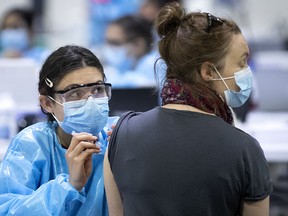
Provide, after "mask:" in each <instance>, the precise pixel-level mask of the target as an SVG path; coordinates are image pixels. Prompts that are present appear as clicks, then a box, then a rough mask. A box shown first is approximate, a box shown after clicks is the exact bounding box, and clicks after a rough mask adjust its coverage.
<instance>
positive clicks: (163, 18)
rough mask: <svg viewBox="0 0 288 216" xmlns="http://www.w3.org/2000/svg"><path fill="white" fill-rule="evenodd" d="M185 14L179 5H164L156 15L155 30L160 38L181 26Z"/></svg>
mask: <svg viewBox="0 0 288 216" xmlns="http://www.w3.org/2000/svg"><path fill="white" fill-rule="evenodd" d="M185 15H186V12H185V10H184V9H183V8H182V6H181V5H180V4H179V3H176V2H174V3H171V4H167V5H165V6H164V7H163V8H162V9H161V10H160V11H159V13H158V16H157V19H156V21H155V28H156V30H157V33H158V35H159V36H160V37H165V36H166V35H167V34H169V33H171V32H173V31H175V30H176V29H178V27H179V26H180V25H181V22H182V20H183V18H184V17H185Z"/></svg>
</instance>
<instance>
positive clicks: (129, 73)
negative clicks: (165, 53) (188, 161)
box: [100, 15, 161, 87]
mask: <svg viewBox="0 0 288 216" xmlns="http://www.w3.org/2000/svg"><path fill="white" fill-rule="evenodd" d="M100 56H101V57H102V62H103V65H104V67H105V70H106V73H107V78H108V80H110V82H111V83H112V84H113V86H114V87H115V86H116V87H117V86H121V87H138V86H155V85H156V82H155V78H154V73H153V71H154V64H155V61H156V59H157V57H158V52H157V51H156V49H154V48H153V35H152V31H151V25H150V23H149V22H148V21H147V20H145V19H144V18H143V17H141V16H137V15H127V16H123V17H121V18H119V19H116V20H114V21H112V22H111V23H109V25H108V27H107V29H106V33H105V44H104V46H103V49H102V54H100ZM158 69H159V70H160V67H158ZM159 73H161V72H159Z"/></svg>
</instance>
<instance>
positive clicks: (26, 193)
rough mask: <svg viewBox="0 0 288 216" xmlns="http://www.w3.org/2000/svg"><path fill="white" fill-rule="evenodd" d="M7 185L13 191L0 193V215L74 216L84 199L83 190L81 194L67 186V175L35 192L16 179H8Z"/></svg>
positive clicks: (62, 175)
mask: <svg viewBox="0 0 288 216" xmlns="http://www.w3.org/2000/svg"><path fill="white" fill-rule="evenodd" d="M7 181H8V179H7V180H6V181H5V182H6V183H7ZM9 185H10V186H12V187H13V190H14V191H13V193H3V192H4V191H1V193H0V215H29V216H34V215H35V216H36V215H37V216H38V215H75V212H77V210H78V209H79V207H80V206H81V203H83V202H85V199H86V198H85V194H84V189H83V190H82V191H81V192H78V191H77V190H75V189H74V187H72V186H71V185H70V184H69V182H68V175H67V174H60V175H58V176H57V177H56V179H54V180H51V181H49V182H47V183H45V184H42V185H41V186H40V187H39V188H38V189H37V190H35V191H34V190H32V189H30V188H27V187H26V186H25V185H23V184H21V182H18V181H17V179H10V183H9ZM17 187H18V189H17ZM1 188H2V187H1ZM15 190H18V191H15Z"/></svg>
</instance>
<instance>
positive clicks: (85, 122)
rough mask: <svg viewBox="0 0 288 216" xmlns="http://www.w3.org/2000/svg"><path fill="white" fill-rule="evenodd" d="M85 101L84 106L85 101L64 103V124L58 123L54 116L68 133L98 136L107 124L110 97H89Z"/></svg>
mask: <svg viewBox="0 0 288 216" xmlns="http://www.w3.org/2000/svg"><path fill="white" fill-rule="evenodd" d="M51 99H52V98H51ZM53 100H54V99H53ZM85 100H87V101H86V102H84V103H85V104H84V105H83V100H79V101H70V102H65V103H63V106H64V120H63V122H60V121H58V120H57V118H56V117H55V116H54V115H53V116H54V118H55V119H56V121H57V122H58V124H59V125H60V127H61V128H62V129H63V130H64V131H65V132H66V133H68V134H73V133H80V132H87V133H91V134H92V135H97V134H98V133H100V131H101V130H102V129H103V128H104V126H105V125H106V124H107V120H108V113H109V106H108V97H104V98H93V97H89V98H88V99H85ZM54 101H55V100H54ZM56 102H57V101H56ZM57 103H59V102H57ZM61 105H62V104H61Z"/></svg>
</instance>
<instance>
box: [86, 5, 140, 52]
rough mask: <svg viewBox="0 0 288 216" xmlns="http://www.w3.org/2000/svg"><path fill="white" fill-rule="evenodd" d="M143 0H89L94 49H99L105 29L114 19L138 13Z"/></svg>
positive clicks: (91, 42) (91, 37)
mask: <svg viewBox="0 0 288 216" xmlns="http://www.w3.org/2000/svg"><path fill="white" fill-rule="evenodd" d="M141 1H142V0H89V20H90V31H91V33H90V38H89V44H90V47H91V49H92V50H96V51H97V50H98V49H99V47H100V46H101V45H102V44H103V43H104V40H105V37H104V35H105V29H106V28H107V26H108V25H109V23H110V22H111V21H112V20H115V19H118V18H120V17H122V16H125V15H131V14H136V13H137V11H138V10H139V5H140V3H141Z"/></svg>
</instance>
